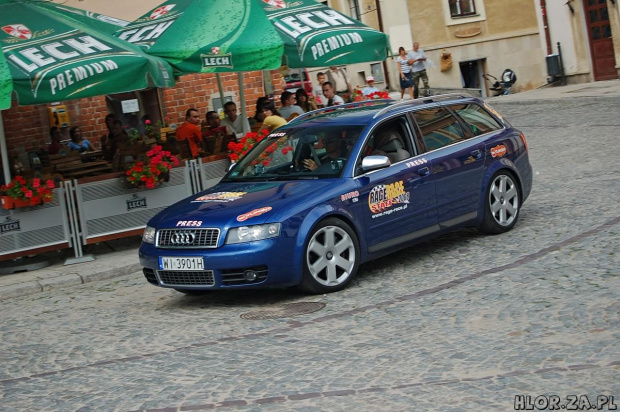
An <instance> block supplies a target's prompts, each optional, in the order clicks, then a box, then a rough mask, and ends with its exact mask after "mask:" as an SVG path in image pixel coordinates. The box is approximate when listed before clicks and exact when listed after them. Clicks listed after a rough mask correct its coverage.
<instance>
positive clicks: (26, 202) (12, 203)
mask: <svg viewBox="0 0 620 412" xmlns="http://www.w3.org/2000/svg"><path fill="white" fill-rule="evenodd" d="M41 203H42V201H41V200H40V199H15V198H12V197H11V196H2V208H4V209H15V208H16V207H29V206H37V205H40V204H41Z"/></svg>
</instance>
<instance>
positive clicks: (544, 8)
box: [540, 0, 552, 56]
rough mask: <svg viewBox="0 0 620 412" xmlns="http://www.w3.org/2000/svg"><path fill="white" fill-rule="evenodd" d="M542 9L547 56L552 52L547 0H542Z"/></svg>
mask: <svg viewBox="0 0 620 412" xmlns="http://www.w3.org/2000/svg"><path fill="white" fill-rule="evenodd" d="M540 11H541V13H542V19H543V29H544V32H545V43H546V44H547V56H549V55H550V54H552V52H551V36H550V35H549V21H548V20H547V3H546V1H545V0H540Z"/></svg>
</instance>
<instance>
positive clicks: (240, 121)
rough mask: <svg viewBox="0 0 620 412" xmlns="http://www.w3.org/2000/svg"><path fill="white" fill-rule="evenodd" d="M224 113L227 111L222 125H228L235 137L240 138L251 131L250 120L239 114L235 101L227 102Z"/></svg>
mask: <svg viewBox="0 0 620 412" xmlns="http://www.w3.org/2000/svg"><path fill="white" fill-rule="evenodd" d="M224 113H226V117H225V118H224V120H222V126H226V127H227V128H228V130H230V131H231V132H232V133H234V134H235V139H237V140H240V139H241V138H242V137H243V136H245V134H246V133H247V132H249V131H250V122H248V119H247V118H246V117H242V116H239V115H238V113H237V105H236V104H235V102H226V104H224Z"/></svg>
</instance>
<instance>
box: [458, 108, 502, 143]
mask: <svg viewBox="0 0 620 412" xmlns="http://www.w3.org/2000/svg"><path fill="white" fill-rule="evenodd" d="M450 108H451V109H452V110H454V111H455V112H456V113H457V114H458V115H459V116H461V118H462V119H463V120H464V121H465V123H467V124H468V125H469V128H470V129H471V131H472V133H473V134H474V136H478V135H481V134H484V133H488V132H492V131H494V130H499V129H501V128H502V125H500V124H499V123H498V122H497V120H495V119H494V118H493V117H492V116H491V115H490V114H489V113H488V112H487V111H486V110H484V109H483V108H482V107H480V106H478V105H477V104H473V103H472V104H462V105H458V106H451V107H450Z"/></svg>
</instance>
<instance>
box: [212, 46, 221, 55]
mask: <svg viewBox="0 0 620 412" xmlns="http://www.w3.org/2000/svg"><path fill="white" fill-rule="evenodd" d="M211 54H220V48H219V47H211Z"/></svg>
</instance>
